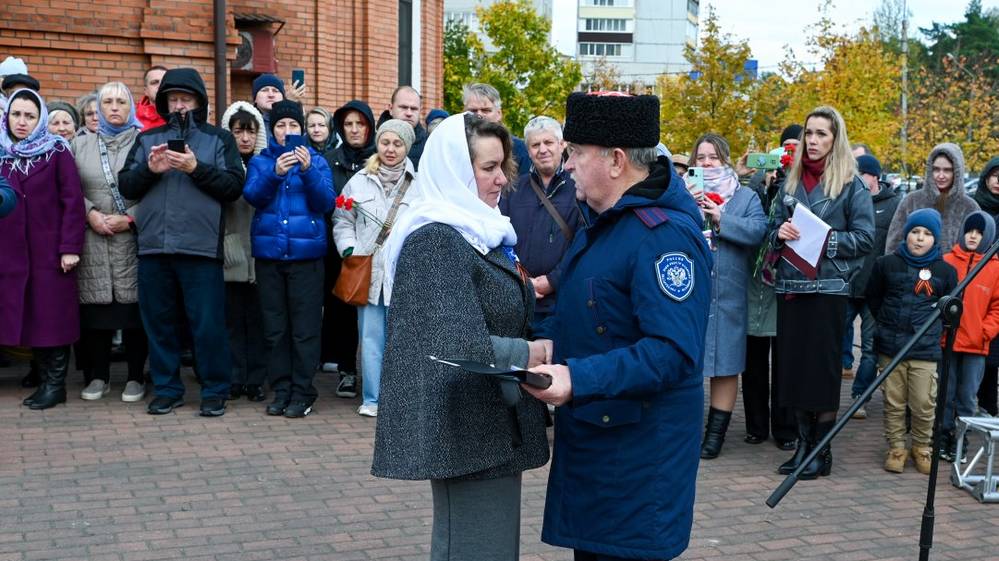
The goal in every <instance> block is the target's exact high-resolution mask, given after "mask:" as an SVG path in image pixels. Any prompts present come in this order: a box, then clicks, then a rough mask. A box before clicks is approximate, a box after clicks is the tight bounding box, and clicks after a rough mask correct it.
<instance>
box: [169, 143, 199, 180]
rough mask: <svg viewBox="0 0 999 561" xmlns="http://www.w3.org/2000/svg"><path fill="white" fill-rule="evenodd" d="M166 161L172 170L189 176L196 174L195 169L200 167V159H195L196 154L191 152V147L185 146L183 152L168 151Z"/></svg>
mask: <svg viewBox="0 0 999 561" xmlns="http://www.w3.org/2000/svg"><path fill="white" fill-rule="evenodd" d="M166 159H167V162H169V163H170V167H171V168H172V169H175V170H178V171H182V172H184V173H187V174H191V173H194V170H195V168H197V167H198V159H197V158H195V157H194V152H191V147H190V146H184V151H183V152H174V151H173V150H167V151H166Z"/></svg>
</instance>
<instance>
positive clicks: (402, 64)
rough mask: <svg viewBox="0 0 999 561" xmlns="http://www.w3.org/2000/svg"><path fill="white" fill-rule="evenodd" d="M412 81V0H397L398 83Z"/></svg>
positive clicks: (409, 83) (404, 84)
mask: <svg viewBox="0 0 999 561" xmlns="http://www.w3.org/2000/svg"><path fill="white" fill-rule="evenodd" d="M412 81H413V0H399V85H400V86H409V85H412Z"/></svg>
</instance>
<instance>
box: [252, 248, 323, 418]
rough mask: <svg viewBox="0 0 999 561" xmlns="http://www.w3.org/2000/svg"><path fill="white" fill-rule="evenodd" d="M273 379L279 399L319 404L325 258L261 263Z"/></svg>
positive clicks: (266, 340) (259, 281)
mask: <svg viewBox="0 0 999 561" xmlns="http://www.w3.org/2000/svg"><path fill="white" fill-rule="evenodd" d="M256 272H257V287H258V290H259V291H260V310H261V312H262V314H263V325H264V344H265V348H266V351H267V377H268V380H269V382H270V385H271V389H273V390H274V393H275V396H277V397H281V396H284V397H288V398H290V399H291V400H292V401H310V402H311V401H314V400H315V399H316V396H317V395H318V393H317V392H316V388H315V386H313V385H312V380H313V378H314V377H315V375H316V365H317V364H319V329H320V326H321V325H322V308H321V306H322V303H323V260H322V259H311V260H308V261H271V260H268V259H257V260H256Z"/></svg>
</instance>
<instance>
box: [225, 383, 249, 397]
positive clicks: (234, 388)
mask: <svg viewBox="0 0 999 561" xmlns="http://www.w3.org/2000/svg"><path fill="white" fill-rule="evenodd" d="M245 394H246V386H244V385H242V384H233V385H231V386H229V399H239V398H241V397H243V395H245Z"/></svg>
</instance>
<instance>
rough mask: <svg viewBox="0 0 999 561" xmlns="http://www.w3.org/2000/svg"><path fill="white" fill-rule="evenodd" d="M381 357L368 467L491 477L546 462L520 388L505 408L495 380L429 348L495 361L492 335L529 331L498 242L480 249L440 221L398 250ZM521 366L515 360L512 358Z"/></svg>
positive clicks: (526, 308)
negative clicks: (432, 358) (439, 359)
mask: <svg viewBox="0 0 999 561" xmlns="http://www.w3.org/2000/svg"><path fill="white" fill-rule="evenodd" d="M396 271H397V272H396V278H395V281H394V283H395V284H394V290H393V298H392V306H391V307H390V308H389V312H388V333H387V337H386V343H385V358H384V363H383V366H382V377H381V391H380V395H379V403H378V424H377V428H376V430H375V450H374V462H373V464H372V467H371V473H372V474H373V475H375V476H377V477H386V478H390V479H410V480H422V479H451V478H461V479H490V478H497V477H504V476H508V475H513V474H516V473H519V472H522V471H524V470H527V469H533V468H537V467H540V466H543V465H544V464H545V463H547V462H548V457H549V451H548V438H547V435H546V433H545V424H544V405H543V404H542V403H541V402H540V401H537V400H536V399H534V398H533V397H531V396H530V395H528V394H527V393H526V392H525V393H523V397H522V398H521V400H520V402H519V403H518V404H517V406H516V416H517V421H518V423H516V424H517V425H519V429H520V439H521V440H522V443H521V444H520V445H519V446H515V445H514V438H513V428H512V427H513V426H514V425H515V424H514V423H513V422H512V419H513V413H512V412H511V410H510V409H509V408H508V407H507V406H506V405H505V404H504V402H503V400H502V397H501V390H500V387H499V384H498V383H497V382H496V381H495V380H493V379H489V378H487V377H484V376H481V375H476V374H470V373H467V372H465V371H463V370H461V369H459V368H456V367H450V366H444V365H442V364H437V363H433V362H430V361H429V360H428V359H427V355H435V356H438V357H442V358H468V359H473V360H480V361H483V362H490V363H492V362H494V361H495V362H496V364H497V365H501V362H500V360H499V359H497V358H496V354H497V353H496V351H494V347H493V342H492V340H491V339H490V336H494V337H495V336H498V337H503V338H520V339H524V338H526V337H528V335H529V330H530V318H531V316H532V313H533V302H534V294H533V289H532V287H531V286H530V284H525V283H523V282H522V281H521V280H520V275H519V274H518V272H517V270H516V268H515V267H514V266H513V264H512V263H511V262H510V260H509V259H508V258H507V257H506V255H505V254H504V252H503V250H502V249H501V248H497V249H494V250H493V251H491V252H490V253H489V254H487V255H485V256H483V255H481V254H479V253H478V252H477V251H476V250H475V249H473V248H472V246H470V245H469V244H468V243H467V242H466V241H465V240H464V239H463V238H462V237H461V235H460V234H459V233H458V232H457V231H456V230H454V229H453V228H451V227H450V226H446V225H443V224H428V225H426V226H424V227H422V228H420V229H418V230H416V231H415V232H413V233H412V234H410V235H409V237H408V238H407V239H406V243H405V245H404V246H403V248H402V252H401V253H400V255H399V262H398V266H397V268H396ZM520 366H523V365H520Z"/></svg>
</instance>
